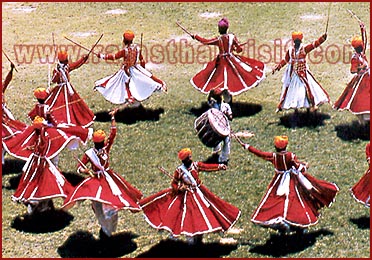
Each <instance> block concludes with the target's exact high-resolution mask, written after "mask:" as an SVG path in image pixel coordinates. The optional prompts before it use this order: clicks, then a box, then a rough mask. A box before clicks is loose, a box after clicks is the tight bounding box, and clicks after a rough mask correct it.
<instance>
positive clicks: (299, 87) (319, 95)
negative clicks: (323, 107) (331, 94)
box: [280, 62, 329, 109]
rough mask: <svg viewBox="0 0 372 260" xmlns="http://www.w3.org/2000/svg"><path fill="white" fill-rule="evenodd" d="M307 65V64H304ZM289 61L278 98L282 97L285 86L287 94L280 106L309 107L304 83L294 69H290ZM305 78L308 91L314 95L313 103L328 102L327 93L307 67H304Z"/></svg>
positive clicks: (284, 107) (287, 107)
mask: <svg viewBox="0 0 372 260" xmlns="http://www.w3.org/2000/svg"><path fill="white" fill-rule="evenodd" d="M306 66H307V65H306ZM291 70H292V65H291V62H289V64H288V66H287V68H286V71H285V73H284V75H283V78H282V82H283V86H282V92H281V95H280V100H281V99H282V98H283V95H284V93H285V90H286V88H288V91H287V95H286V97H285V100H284V102H283V105H282V108H283V109H289V108H301V107H305V108H309V107H310V103H309V100H308V99H307V97H306V89H305V83H304V82H303V81H302V80H301V79H300V77H299V76H298V75H297V73H296V71H295V70H293V71H292V75H291ZM306 78H307V81H308V83H309V87H310V91H311V93H312V95H313V96H314V103H315V105H319V104H322V103H326V102H329V98H328V97H327V94H326V93H325V92H324V91H323V89H322V87H321V86H320V85H319V84H318V83H317V82H316V80H315V79H314V77H313V76H312V75H311V74H310V73H309V70H308V68H306Z"/></svg>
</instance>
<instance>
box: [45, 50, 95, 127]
mask: <svg viewBox="0 0 372 260" xmlns="http://www.w3.org/2000/svg"><path fill="white" fill-rule="evenodd" d="M87 59H88V56H87V55H84V56H83V57H81V58H80V59H79V60H77V61H76V62H71V63H69V61H68V54H67V52H66V51H60V52H58V64H57V68H55V69H54V73H53V77H52V82H53V83H56V84H57V85H56V86H55V87H54V88H53V89H52V90H51V91H50V94H49V96H48V98H47V99H46V100H45V104H47V105H48V106H49V108H50V112H51V113H52V114H53V116H54V118H55V120H56V121H58V122H61V123H65V124H68V125H78V126H82V127H89V126H90V125H91V124H93V120H94V118H95V116H94V113H93V112H92V110H90V108H89V107H88V105H87V104H86V103H85V101H84V100H83V99H82V98H81V97H80V96H79V94H78V93H77V92H76V90H75V89H74V87H73V86H72V84H71V82H70V72H71V71H73V70H75V69H77V68H79V67H80V66H82V65H83V64H84V63H85V62H86V61H87Z"/></svg>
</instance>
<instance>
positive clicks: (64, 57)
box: [58, 51, 68, 62]
mask: <svg viewBox="0 0 372 260" xmlns="http://www.w3.org/2000/svg"><path fill="white" fill-rule="evenodd" d="M58 60H59V61H61V62H63V61H67V60H68V54H67V51H60V52H58Z"/></svg>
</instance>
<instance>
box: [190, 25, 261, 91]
mask: <svg viewBox="0 0 372 260" xmlns="http://www.w3.org/2000/svg"><path fill="white" fill-rule="evenodd" d="M228 29H229V21H228V20H227V19H226V18H222V19H221V20H220V21H219V22H218V31H219V33H220V36H218V37H216V38H213V39H204V38H202V37H200V36H199V35H193V34H190V35H191V37H192V38H193V39H195V40H197V41H199V42H201V43H202V44H204V45H216V46H218V49H219V54H218V56H217V57H216V58H215V59H214V60H213V61H210V62H208V63H207V64H206V66H205V67H204V68H203V70H201V71H200V72H198V73H197V74H196V75H195V76H194V77H193V78H192V79H191V80H190V82H191V84H192V85H193V86H194V87H195V88H196V89H197V90H199V91H201V92H202V93H204V94H208V93H209V91H211V90H212V89H216V88H222V89H228V90H229V92H230V93H231V95H238V94H241V93H242V92H244V91H247V90H249V89H251V88H254V87H256V86H257V85H258V84H259V83H260V82H261V81H262V80H263V79H264V78H265V64H264V63H263V62H261V61H258V60H255V59H250V58H248V57H243V56H240V55H236V54H234V53H233V52H234V51H235V52H238V53H240V52H242V51H243V49H242V47H241V45H240V44H239V42H238V39H237V38H236V36H235V35H233V34H231V33H228V32H227V31H228Z"/></svg>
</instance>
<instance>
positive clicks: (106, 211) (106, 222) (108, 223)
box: [92, 201, 118, 236]
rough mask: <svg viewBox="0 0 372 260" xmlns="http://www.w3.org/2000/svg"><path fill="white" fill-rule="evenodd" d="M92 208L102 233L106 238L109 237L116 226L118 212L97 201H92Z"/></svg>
mask: <svg viewBox="0 0 372 260" xmlns="http://www.w3.org/2000/svg"><path fill="white" fill-rule="evenodd" d="M92 208H93V211H94V214H95V215H96V218H97V219H98V222H99V224H100V225H101V227H102V230H103V232H105V234H106V235H107V236H111V235H112V233H113V232H115V230H116V228H117V225H118V212H117V210H115V209H114V208H113V207H111V206H109V205H105V204H102V203H100V202H97V201H92Z"/></svg>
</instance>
